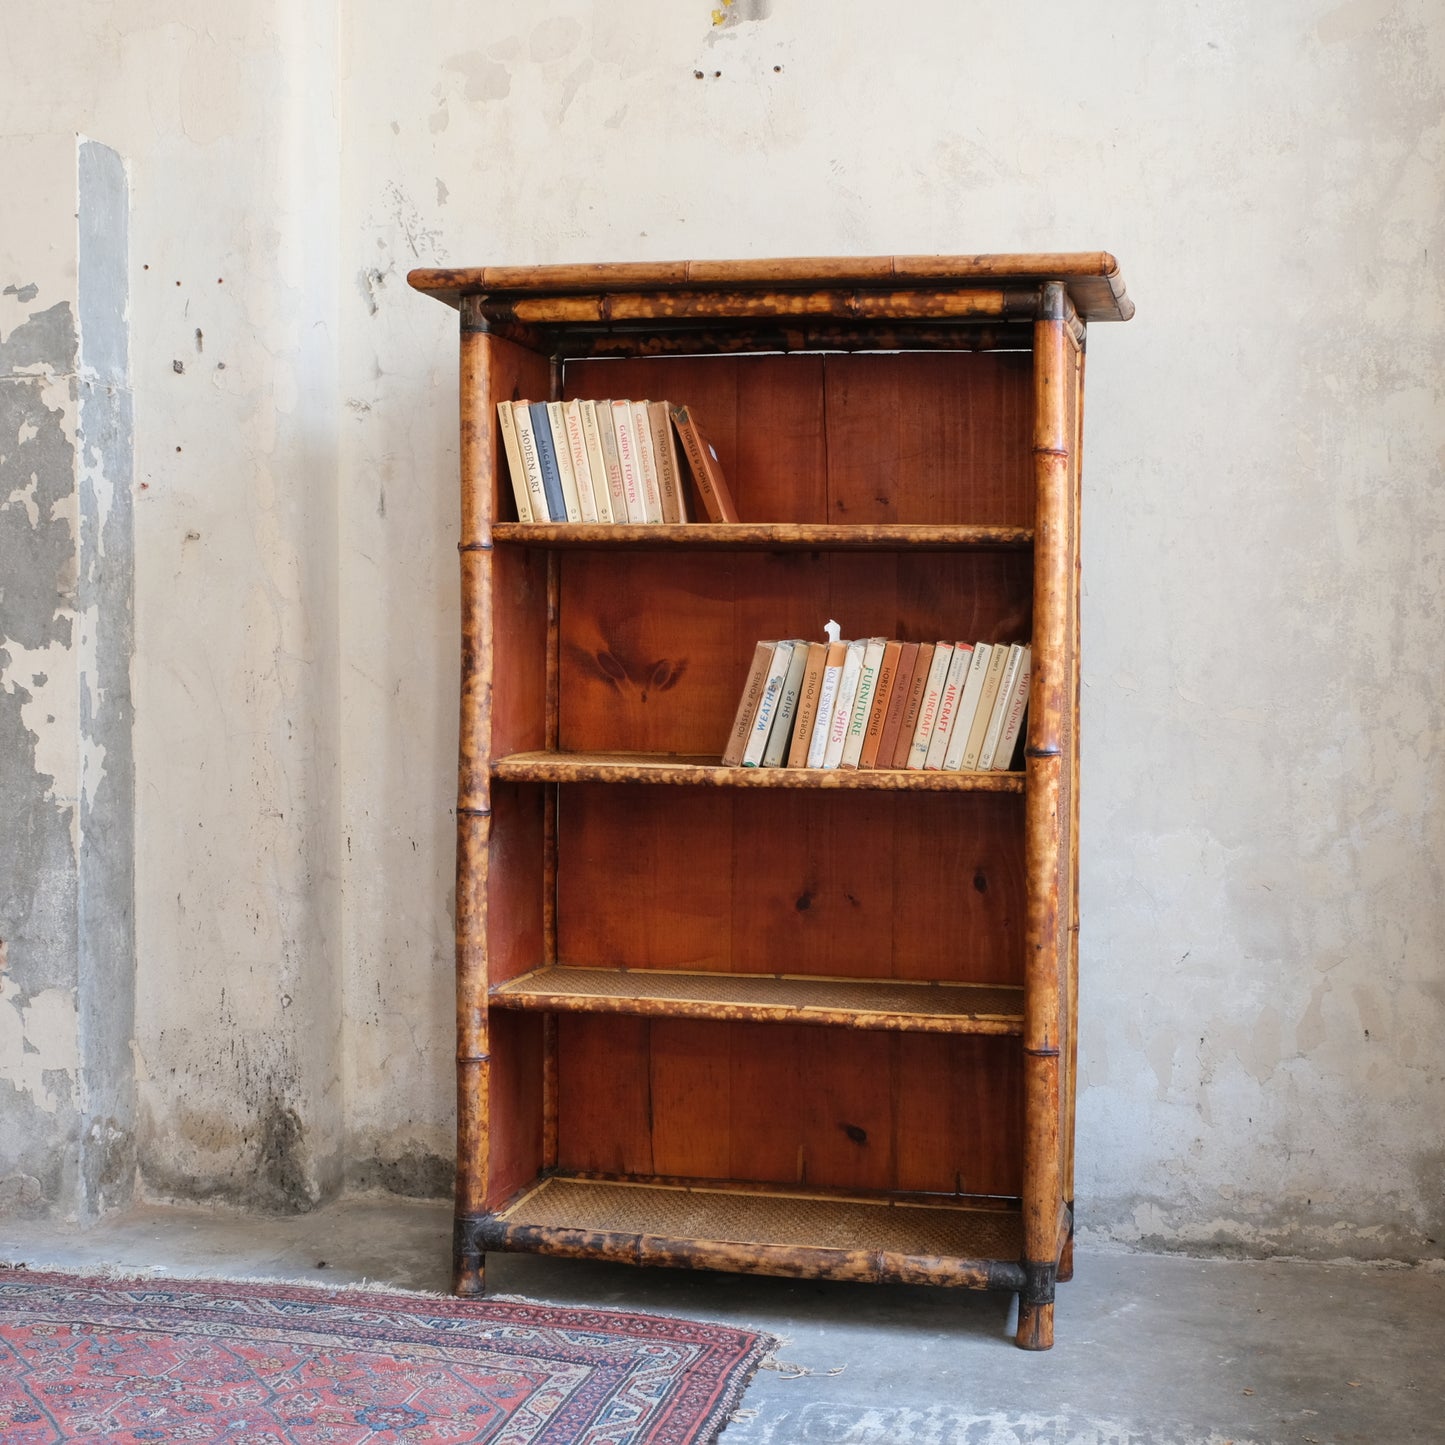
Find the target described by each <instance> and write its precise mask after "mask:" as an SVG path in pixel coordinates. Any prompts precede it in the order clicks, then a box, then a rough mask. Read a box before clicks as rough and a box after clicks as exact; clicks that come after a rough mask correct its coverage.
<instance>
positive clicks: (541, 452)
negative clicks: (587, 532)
mask: <svg viewBox="0 0 1445 1445" xmlns="http://www.w3.org/2000/svg"><path fill="white" fill-rule="evenodd" d="M527 410H528V412H529V413H530V414H531V417H532V435H533V436H534V437H535V438H536V441H537V461H538V463H539V465H540V466H541V468H542V491H543V492H544V494H545V495H546V498H547V518H548V520H549V521H552V522H565V521H566V520H567V500H566V497H565V496H564V494H563V492H562V473H561V471H559V470H558V467H557V446H556V443H555V442H554V441H553V439H552V423H551V421H550V420H549V419H548V416H547V403H546V402H545V401H534V402H530V403H528V406H527Z"/></svg>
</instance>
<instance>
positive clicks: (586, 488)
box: [562, 399, 597, 522]
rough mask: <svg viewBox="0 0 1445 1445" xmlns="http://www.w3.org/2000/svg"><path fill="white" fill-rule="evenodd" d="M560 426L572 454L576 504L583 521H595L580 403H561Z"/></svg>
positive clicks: (590, 475) (590, 467)
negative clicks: (565, 434) (564, 431)
mask: <svg viewBox="0 0 1445 1445" xmlns="http://www.w3.org/2000/svg"><path fill="white" fill-rule="evenodd" d="M562 426H563V428H564V429H565V430H566V433H567V450H568V452H569V453H571V456H572V480H573V481H574V482H575V483H576V484H577V506H578V508H579V509H580V510H581V513H582V520H583V521H584V522H595V521H597V494H596V492H595V491H593V489H592V463H591V462H590V461H588V459H587V443H586V441H585V440H584V439H583V436H582V403H581V402H580V401H577V400H575V399H574V400H572V401H564V402H563V403H562Z"/></svg>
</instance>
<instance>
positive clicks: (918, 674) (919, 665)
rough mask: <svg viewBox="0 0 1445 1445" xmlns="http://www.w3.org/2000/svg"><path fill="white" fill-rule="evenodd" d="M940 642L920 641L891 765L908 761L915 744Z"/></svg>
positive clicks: (894, 765)
mask: <svg viewBox="0 0 1445 1445" xmlns="http://www.w3.org/2000/svg"><path fill="white" fill-rule="evenodd" d="M937 646H938V644H937V643H935V642H920V643H919V644H918V656H917V658H916V659H915V660H914V664H913V676H912V677H911V678H909V680H908V701H907V705H906V706H905V707H904V709H903V717H902V718H901V719H900V726H899V729H898V741H897V743H896V745H895V746H894V749H893V761H892V763H891V764H890V765H889V766H890V767H895V768H901V767H903V766H904V765H905V764H906V763H907V762H908V752H909V749H910V748H912V746H913V732H914V729H915V728H917V726H918V713H919V710H920V709H921V708H922V706H923V693H924V690H925V689H926V688H927V686H928V672H929V669H930V668H931V667H932V666H933V654H934V651H935V649H936V648H937Z"/></svg>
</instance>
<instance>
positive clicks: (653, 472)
mask: <svg viewBox="0 0 1445 1445" xmlns="http://www.w3.org/2000/svg"><path fill="white" fill-rule="evenodd" d="M497 429H498V431H499V432H500V433H501V439H502V452H503V455H504V456H505V457H506V459H507V475H508V477H509V478H510V479H511V483H512V497H513V500H514V501H515V503H516V507H517V520H518V521H519V522H592V523H596V522H601V523H608V524H617V523H628V522H631V523H637V524H647V523H659V524H660V523H677V522H688V521H691V520H693V516H692V515H691V514H692V513H694V512H695V511H696V512H698V517H697V519H698V520H706V521H708V522H736V521H737V520H738V514H737V508H736V507H735V506H734V505H733V498H732V492H731V490H730V489H729V487H728V484H727V479H726V478H725V477H724V475H723V469H722V463H721V462H720V461H719V460H718V454H717V448H716V447H714V446H713V444H712V443H711V442H710V441H709V440H708V439H707V436H706V435H705V434H704V433H703V431H702V430H701V428H700V427H699V426H698V423H697V419H696V417H695V416H694V415H693V413H692V412H691V410H690V409H689V408H688V407H685V406H676V405H674V404H673V403H672V402H668V401H614V400H606V401H596V400H580V399H577V398H573V399H570V400H567V401H499V402H498V403H497ZM689 492H691V496H689Z"/></svg>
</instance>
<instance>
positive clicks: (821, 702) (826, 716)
mask: <svg viewBox="0 0 1445 1445" xmlns="http://www.w3.org/2000/svg"><path fill="white" fill-rule="evenodd" d="M847 656H848V644H847V643H846V642H830V643H829V644H828V656H827V661H826V662H825V663H824V664H823V685H822V687H821V688H820V689H819V690H818V712H817V715H816V716H815V717H814V719H813V736H812V737H811V738H810V739H809V741H808V766H809V767H810V768H821V767H822V766H823V759H824V757H825V756H826V755H827V752H828V729H829V727H830V726H831V725H832V722H833V704H834V703H835V702H836V701H837V700H838V681H839V679H840V678H841V677H842V676H843V661H844V659H845V658H846V657H847Z"/></svg>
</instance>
